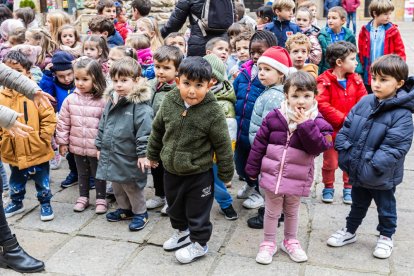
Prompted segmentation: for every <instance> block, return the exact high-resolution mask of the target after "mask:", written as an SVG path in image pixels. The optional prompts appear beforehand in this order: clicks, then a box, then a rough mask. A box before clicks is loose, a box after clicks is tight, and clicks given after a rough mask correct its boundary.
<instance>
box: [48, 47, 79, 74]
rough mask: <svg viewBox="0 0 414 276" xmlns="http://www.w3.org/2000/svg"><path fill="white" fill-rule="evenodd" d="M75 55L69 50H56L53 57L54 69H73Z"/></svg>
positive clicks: (54, 70)
mask: <svg viewBox="0 0 414 276" xmlns="http://www.w3.org/2000/svg"><path fill="white" fill-rule="evenodd" d="M73 60H74V57H73V56H72V55H71V54H69V53H68V52H64V51H59V52H56V53H55V54H54V55H53V57H52V64H53V67H52V71H53V72H56V71H66V70H69V69H73V65H72V61H73Z"/></svg>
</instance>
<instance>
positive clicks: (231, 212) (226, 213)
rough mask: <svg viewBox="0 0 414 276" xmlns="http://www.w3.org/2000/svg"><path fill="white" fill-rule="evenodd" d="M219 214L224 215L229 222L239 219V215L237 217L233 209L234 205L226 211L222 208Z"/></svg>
mask: <svg viewBox="0 0 414 276" xmlns="http://www.w3.org/2000/svg"><path fill="white" fill-rule="evenodd" d="M219 212H220V214H223V215H224V217H225V218H226V219H227V220H236V219H238V218H239V215H237V213H236V211H235V210H234V208H233V205H230V206H229V207H227V208H226V209H221V208H220V210H219Z"/></svg>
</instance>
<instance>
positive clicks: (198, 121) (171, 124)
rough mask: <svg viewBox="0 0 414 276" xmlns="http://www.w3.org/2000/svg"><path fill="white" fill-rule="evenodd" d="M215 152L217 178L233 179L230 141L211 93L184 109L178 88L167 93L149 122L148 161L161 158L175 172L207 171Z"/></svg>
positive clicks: (167, 167)
mask: <svg viewBox="0 0 414 276" xmlns="http://www.w3.org/2000/svg"><path fill="white" fill-rule="evenodd" d="M213 152H215V153H216V157H217V166H218V177H219V178H220V179H221V180H222V181H223V182H229V181H231V179H232V178H233V173H234V165H233V153H232V150H231V141H230V137H229V133H228V131H227V124H226V118H225V115H224V112H223V110H222V109H221V107H220V106H219V105H218V103H217V100H216V99H215V97H214V95H213V94H212V93H211V92H208V93H207V94H206V97H205V98H204V100H203V101H202V102H201V103H199V104H197V105H195V106H191V107H189V108H188V109H187V110H186V108H185V105H184V101H183V100H182V98H181V96H180V91H179V90H178V88H176V89H174V90H173V91H171V92H169V93H168V94H167V95H166V96H165V98H164V101H163V103H162V105H161V108H160V110H159V111H158V113H157V115H156V117H155V119H154V122H153V124H152V131H151V136H150V138H149V141H148V148H147V157H148V159H149V160H153V161H158V160H160V158H161V160H162V162H163V165H164V168H165V169H166V170H167V171H168V172H170V173H172V174H176V175H192V174H198V173H202V172H206V171H208V170H209V169H210V168H211V167H212V166H213Z"/></svg>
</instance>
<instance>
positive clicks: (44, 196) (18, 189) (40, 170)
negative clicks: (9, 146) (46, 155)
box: [10, 162, 52, 204]
mask: <svg viewBox="0 0 414 276" xmlns="http://www.w3.org/2000/svg"><path fill="white" fill-rule="evenodd" d="M10 170H11V175H10V199H11V200H12V201H14V202H22V201H23V199H24V195H25V194H26V183H27V179H28V178H29V174H31V176H32V179H33V180H34V182H35V185H36V191H37V199H38V200H39V202H40V204H43V203H50V199H51V198H52V192H51V190H50V183H49V162H45V163H43V164H40V165H37V166H33V167H30V168H28V169H23V170H19V168H18V167H14V166H11V165H10Z"/></svg>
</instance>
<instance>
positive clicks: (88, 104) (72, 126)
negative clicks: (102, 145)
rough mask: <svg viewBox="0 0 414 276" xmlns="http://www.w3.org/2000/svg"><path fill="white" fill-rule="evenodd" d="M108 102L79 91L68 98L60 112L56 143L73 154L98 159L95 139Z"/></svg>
mask: <svg viewBox="0 0 414 276" xmlns="http://www.w3.org/2000/svg"><path fill="white" fill-rule="evenodd" d="M105 105H106V101H105V100H104V99H103V98H100V99H96V98H93V97H92V96H91V95H82V94H81V93H79V92H78V91H77V90H75V91H74V92H73V93H72V94H70V95H69V96H67V97H66V99H65V100H64V102H63V104H62V108H61V109H60V112H59V120H58V124H57V128H56V130H57V131H56V141H57V143H58V144H59V145H69V151H70V152H71V153H74V154H77V155H82V156H91V157H96V153H97V149H96V146H95V138H96V136H97V135H98V126H99V120H100V119H101V116H102V113H103V111H104V108H105Z"/></svg>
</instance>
